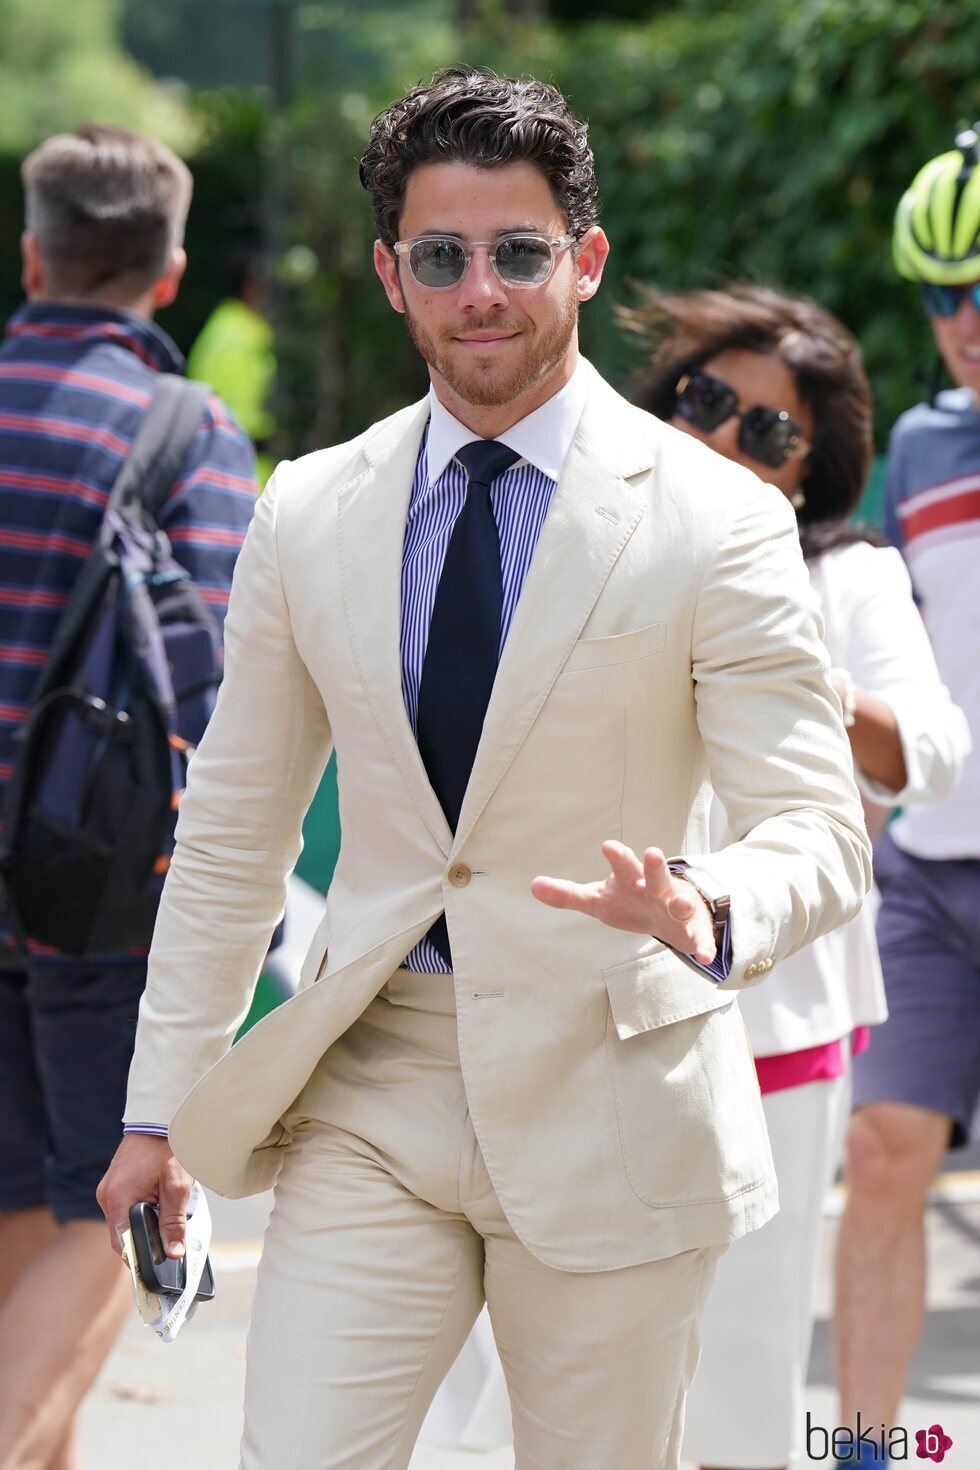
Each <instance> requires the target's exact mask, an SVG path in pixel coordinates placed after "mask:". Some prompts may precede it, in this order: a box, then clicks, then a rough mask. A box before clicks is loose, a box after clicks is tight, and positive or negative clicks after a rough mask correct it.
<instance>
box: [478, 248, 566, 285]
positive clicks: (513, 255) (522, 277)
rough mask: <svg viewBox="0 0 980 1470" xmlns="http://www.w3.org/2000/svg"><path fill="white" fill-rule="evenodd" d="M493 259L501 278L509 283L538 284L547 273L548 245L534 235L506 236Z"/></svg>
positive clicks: (550, 255)
mask: <svg viewBox="0 0 980 1470" xmlns="http://www.w3.org/2000/svg"><path fill="white" fill-rule="evenodd" d="M493 258H494V263H495V265H496V267H497V271H498V273H499V275H500V278H501V280H503V281H506V282H507V284H508V285H509V286H540V284H541V282H542V281H546V280H547V279H548V277H549V276H550V275H551V265H552V259H553V257H552V253H551V246H550V244H549V243H548V241H547V240H542V239H540V238H539V237H537V236H535V235H508V236H507V238H506V239H505V240H501V242H500V244H499V245H498V246H497V248H496V250H495V251H494V255H493Z"/></svg>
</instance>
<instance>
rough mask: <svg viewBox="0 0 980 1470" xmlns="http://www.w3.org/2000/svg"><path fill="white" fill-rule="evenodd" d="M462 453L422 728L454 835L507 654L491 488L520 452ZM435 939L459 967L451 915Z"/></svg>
mask: <svg viewBox="0 0 980 1470" xmlns="http://www.w3.org/2000/svg"><path fill="white" fill-rule="evenodd" d="M456 458H457V459H458V460H459V462H460V464H461V465H462V466H463V468H464V469H465V471H466V473H467V475H468V476H469V484H468V485H467V489H466V500H465V502H464V505H463V509H462V510H461V511H460V513H459V515H458V516H457V518H456V524H455V526H454V527H453V533H452V536H451V537H450V539H449V546H448V548H447V550H446V559H445V561H444V562H443V566H442V574H441V576H440V578H439V586H438V588H437V589H436V598H435V603H434V604H433V608H432V619H431V621H430V623H429V637H428V641H427V643H426V649H425V661H424V663H423V665H422V679H421V682H420V684H419V702H418V727H417V728H418V744H419V753H420V755H421V756H422V761H423V764H424V765H425V769H426V772H427V773H428V777H429V781H430V782H431V784H432V789H433V791H434V792H435V794H436V796H437V797H438V798H439V802H440V805H441V806H442V809H443V811H444V812H445V814H446V820H447V821H448V823H449V825H450V827H451V828H452V829H453V831H454V832H455V830H456V824H457V822H458V821H459V813H460V808H461V807H462V805H463V797H464V795H465V793H466V786H467V783H468V781H469V779H470V772H471V770H472V769H473V761H474V758H475V756H476V749H477V746H478V745H479V743H480V734H481V731H482V730H483V720H484V716H485V715H486V712H487V705H488V704H489V703H490V694H491V692H492V690H493V681H494V679H495V678H496V674H497V660H498V657H499V653H500V617H501V612H502V609H503V580H502V577H501V572H500V538H499V536H498V534H497V523H496V521H495V520H494V517H493V508H492V506H491V504H490V486H491V485H492V484H493V482H494V480H496V479H497V477H498V476H499V475H502V474H503V473H504V471H505V470H508V469H510V467H511V465H512V464H515V463H516V462H517V460H518V459H520V455H519V454H518V453H517V452H516V451H515V450H513V449H508V448H507V445H506V444H498V443H497V441H496V440H495V439H477V440H475V441H474V442H473V443H472V444H467V445H466V446H465V447H464V448H463V449H460V450H458V451H457V454H456ZM429 938H430V939H431V940H432V942H433V944H434V945H435V947H436V949H437V950H438V951H439V953H440V954H441V955H442V957H443V959H444V960H445V961H446V963H447V964H448V965H450V966H451V965H452V958H451V956H450V952H449V935H448V933H447V930H446V920H445V916H444V915H442V916H440V917H439V918H438V919H437V920H436V922H435V924H434V925H433V926H432V928H431V929H430V931H429Z"/></svg>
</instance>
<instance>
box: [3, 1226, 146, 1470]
mask: <svg viewBox="0 0 980 1470" xmlns="http://www.w3.org/2000/svg"><path fill="white" fill-rule="evenodd" d="M28 1213H30V1215H32V1216H34V1217H35V1219H34V1221H33V1222H28V1221H25V1220H24V1219H20V1218H18V1215H19V1214H24V1215H26V1214H28ZM44 1214H46V1212H41V1211H30V1212H26V1211H25V1212H12V1213H11V1214H9V1215H5V1216H3V1217H2V1219H0V1255H2V1253H3V1245H4V1241H5V1240H6V1238H7V1236H8V1235H9V1236H10V1238H11V1239H12V1240H13V1241H14V1242H19V1244H20V1249H21V1259H22V1262H24V1264H23V1265H22V1269H21V1271H20V1272H19V1274H18V1275H17V1279H16V1280H15V1281H13V1282H12V1284H11V1285H10V1286H9V1289H8V1291H7V1293H6V1297H5V1299H4V1300H3V1303H2V1306H0V1470H74V1467H75V1463H76V1461H75V1459H74V1447H73V1426H74V1416H75V1410H76V1409H77V1408H78V1405H79V1403H80V1402H81V1400H82V1398H83V1396H84V1394H85V1393H86V1391H87V1390H88V1388H89V1386H90V1385H91V1383H92V1380H93V1379H94V1377H95V1375H96V1373H97V1372H98V1371H99V1368H100V1367H101V1366H102V1363H103V1361H104V1359H105V1357H106V1355H107V1354H108V1352H109V1349H110V1348H111V1346H112V1344H113V1342H114V1341H115V1338H116V1334H117V1333H118V1331H119V1328H120V1326H121V1324H122V1320H123V1315H124V1313H125V1311H126V1306H127V1300H128V1291H129V1283H128V1278H127V1275H126V1272H125V1268H124V1267H123V1266H122V1265H121V1263H120V1262H119V1260H118V1259H117V1258H116V1256H114V1255H113V1253H112V1251H111V1250H110V1249H109V1245H108V1242H107V1240H106V1234H105V1225H104V1224H102V1223H101V1222H97V1221H95V1220H74V1221H71V1222H70V1223H69V1224H67V1225H63V1226H61V1227H60V1228H58V1227H55V1231H54V1233H53V1234H51V1233H49V1232H45V1233H46V1234H47V1238H46V1240H45V1243H44V1244H43V1245H42V1246H41V1248H40V1249H38V1250H36V1251H35V1252H34V1253H33V1254H31V1253H30V1252H29V1250H28V1246H27V1244H26V1240H27V1236H28V1234H29V1228H30V1225H31V1224H32V1223H33V1224H34V1225H38V1224H40V1226H41V1228H42V1230H43V1229H44V1225H45V1222H44V1221H43V1219H41V1220H39V1219H38V1218H37V1217H38V1216H42V1215H44Z"/></svg>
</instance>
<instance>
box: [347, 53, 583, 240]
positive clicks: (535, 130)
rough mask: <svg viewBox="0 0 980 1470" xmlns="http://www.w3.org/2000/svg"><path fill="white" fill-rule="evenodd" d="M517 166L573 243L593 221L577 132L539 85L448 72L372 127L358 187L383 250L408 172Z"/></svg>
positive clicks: (466, 70) (472, 70) (554, 96)
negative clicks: (531, 173) (534, 177)
mask: <svg viewBox="0 0 980 1470" xmlns="http://www.w3.org/2000/svg"><path fill="white" fill-rule="evenodd" d="M520 162H526V163H533V164H534V165H535V167H536V168H539V169H540V170H541V172H542V173H543V174H544V176H545V178H546V179H547V181H548V184H549V186H550V188H551V192H552V194H553V195H554V198H555V202H556V204H557V205H558V206H559V208H560V209H561V211H562V213H563V215H564V216H565V220H566V222H567V226H568V230H569V233H570V234H572V235H574V236H575V238H576V239H580V238H581V236H582V235H584V234H585V232H586V230H588V229H589V228H590V227H591V226H592V225H594V224H595V222H596V220H597V219H598V217H599V200H598V191H597V189H596V180H595V159H594V158H593V156H592V149H591V148H590V147H589V130H588V127H587V125H586V124H585V123H584V122H580V121H579V120H578V118H576V117H575V116H573V114H572V112H571V109H570V108H569V106H568V103H567V102H566V101H565V99H564V97H563V96H562V94H561V93H560V92H559V91H558V89H557V88H556V87H552V86H550V85H549V84H548V83H547V82H538V81H535V80H534V78H533V77H527V78H524V79H520V80H518V79H516V78H514V77H500V76H497V74H496V73H495V72H492V71H488V70H486V69H484V68H482V67H469V66H449V67H446V68H445V69H444V70H443V71H439V72H436V74H435V76H433V77H432V79H431V81H428V82H421V83H420V84H419V85H418V86H417V87H414V88H413V89H412V91H411V92H409V93H408V94H407V95H406V96H405V97H402V98H401V100H400V101H398V102H393V103H392V104H391V106H390V107H387V108H385V110H384V112H382V113H379V115H378V116H377V117H376V118H375V120H374V122H373V123H372V125H371V135H370V139H369V141H368V146H367V148H366V149H365V151H364V155H363V157H362V159H361V170H360V173H361V183H362V184H363V185H364V188H365V189H367V190H368V192H369V193H370V195H371V205H372V209H373V211H374V222H375V226H376V228H377V231H378V236H379V238H380V239H381V240H382V241H383V242H384V244H385V245H389V246H391V245H393V244H394V243H395V241H396V240H397V239H398V223H399V220H400V218H401V213H402V210H403V208H404V205H405V187H406V184H407V182H408V177H409V174H411V173H412V171H413V170H414V169H417V168H420V167H421V166H422V165H423V164H427V163H468V164H472V165H473V166H474V167H476V168H498V167H499V166H500V165H501V164H505V163H520Z"/></svg>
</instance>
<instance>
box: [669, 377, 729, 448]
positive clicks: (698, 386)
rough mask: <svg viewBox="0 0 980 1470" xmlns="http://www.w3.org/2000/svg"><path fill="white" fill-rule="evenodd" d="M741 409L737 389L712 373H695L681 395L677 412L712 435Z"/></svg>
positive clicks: (678, 395) (678, 396)
mask: <svg viewBox="0 0 980 1470" xmlns="http://www.w3.org/2000/svg"><path fill="white" fill-rule="evenodd" d="M737 407H738V396H737V394H736V393H735V392H734V390H733V389H731V388H729V386H728V384H727V383H723V382H722V381H721V379H720V378H712V377H711V376H710V374H709V373H691V374H690V376H689V377H688V379H687V382H686V383H685V384H684V386H683V388H682V389H681V390H680V392H679V393H678V394H677V403H676V410H677V412H678V413H679V414H680V416H681V418H682V419H687V422H688V423H689V424H693V425H694V427H695V428H696V429H702V430H703V431H704V432H705V433H708V434H710V433H711V431H712V429H717V427H718V425H719V424H723V423H724V422H725V420H726V419H728V418H731V416H732V414H733V413H734V412H735V410H736V408H737Z"/></svg>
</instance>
